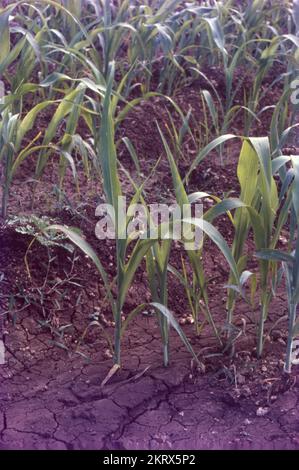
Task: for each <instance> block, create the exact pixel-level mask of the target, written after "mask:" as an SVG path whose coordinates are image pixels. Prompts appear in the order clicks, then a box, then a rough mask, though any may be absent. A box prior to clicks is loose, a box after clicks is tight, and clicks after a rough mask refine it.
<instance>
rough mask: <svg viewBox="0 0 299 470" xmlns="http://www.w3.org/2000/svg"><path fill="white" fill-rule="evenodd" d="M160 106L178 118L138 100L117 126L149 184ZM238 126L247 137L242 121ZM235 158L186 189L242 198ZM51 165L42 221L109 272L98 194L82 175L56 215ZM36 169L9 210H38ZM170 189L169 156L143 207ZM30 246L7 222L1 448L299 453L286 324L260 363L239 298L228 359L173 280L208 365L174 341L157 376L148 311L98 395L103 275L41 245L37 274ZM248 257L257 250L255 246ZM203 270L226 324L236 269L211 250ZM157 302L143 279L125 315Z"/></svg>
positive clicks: (230, 150) (68, 185) (0, 261)
mask: <svg viewBox="0 0 299 470" xmlns="http://www.w3.org/2000/svg"><path fill="white" fill-rule="evenodd" d="M213 73H214V79H215V80H218V81H219V83H218V88H219V89H220V90H221V76H220V75H219V71H218V72H217V71H214V72H213V71H210V75H209V76H210V77H211V78H213ZM245 82H246V81H245ZM245 84H246V83H245ZM247 86H250V80H249V79H248V84H247ZM202 87H203V84H202V83H201V82H196V83H193V84H192V85H190V86H188V87H186V88H184V89H182V90H180V92H178V94H177V96H176V97H175V98H176V99H177V102H178V103H179V104H180V106H182V108H183V109H184V111H185V112H187V111H188V107H189V105H192V106H193V107H194V115H195V116H196V118H197V119H198V120H199V121H200V119H201V116H202V110H201V109H200V100H197V99H196V96H197V95H198V93H199V90H200V89H201V88H202ZM274 92H275V93H276V96H275V97H273V96H270V97H268V99H269V103H271V104H272V103H273V99H274V102H276V101H277V97H279V94H280V89H279V88H278V87H277V88H276V89H275V90H274ZM240 93H241V95H242V91H241V92H240ZM265 104H266V103H264V105H265ZM166 107H167V109H168V110H171V106H170V105H169V104H168V105H166V103H165V101H164V100H163V99H162V98H161V99H160V98H157V99H156V98H155V99H153V100H152V101H150V102H147V103H141V104H140V106H138V107H137V108H136V109H135V110H134V111H133V112H132V113H131V114H129V116H128V117H127V118H126V120H125V121H124V122H123V123H122V125H121V127H120V129H119V130H118V135H119V136H125V135H126V136H128V137H130V139H131V140H132V142H133V143H134V145H135V147H136V150H137V153H138V155H139V156H140V164H141V168H142V172H143V174H145V175H147V174H148V172H149V171H150V169H151V168H152V166H153V164H154V162H155V161H156V160H157V158H158V157H159V155H160V154H161V152H162V147H161V144H160V139H159V135H158V132H157V130H156V125H155V119H157V120H158V121H159V123H160V125H161V127H162V128H163V129H164V130H165V129H166V128H165V124H166V123H167V122H168V123H169V118H168V114H167V111H166ZM174 119H177V116H176V115H175V114H174ZM46 125H47V116H42V117H41V121H40V123H39V127H40V129H43V128H44V127H45V126H46ZM163 126H164V127H163ZM235 126H237V127H238V128H239V129H241V128H242V123H241V122H237V123H235ZM268 127H269V122H266V119H264V120H263V122H262V124H260V125H259V126H257V127H256V129H255V133H256V134H257V133H258V134H259V135H263V134H265V133H267V129H268ZM240 133H241V132H240ZM195 151H196V149H194V148H193V147H192V142H190V140H188V138H187V139H186V141H185V142H184V159H183V160H182V161H181V162H180V171H181V173H182V174H184V172H185V171H186V169H187V168H188V166H189V164H190V161H192V158H194V152H195ZM238 151H239V144H230V145H228V146H227V147H226V149H225V165H224V167H220V164H219V160H218V158H219V157H218V154H217V153H211V155H209V157H208V158H207V159H206V160H205V161H204V162H203V163H202V164H201V165H200V167H199V168H198V169H197V170H196V171H194V173H193V174H192V177H191V179H190V183H189V188H188V191H189V192H191V191H194V190H200V191H203V190H206V191H208V192H211V193H213V194H217V195H218V196H221V197H222V196H223V194H224V193H226V192H227V191H233V193H232V194H233V195H236V194H237V193H238V183H237V178H236V161H237V156H238ZM120 158H121V161H122V163H123V164H124V165H125V166H126V168H128V169H129V170H130V172H131V174H132V175H133V177H134V178H135V176H136V174H135V170H134V168H133V163H132V162H131V160H130V157H129V156H128V154H127V153H126V151H125V149H124V148H123V147H122V146H121V147H120ZM55 166H56V163H55V160H53V165H52V167H51V168H50V167H49V168H48V169H47V171H46V174H45V176H44V178H43V180H42V183H41V184H40V185H39V187H38V189H37V191H36V199H35V213H37V214H38V215H43V214H46V215H50V216H51V217H55V218H56V219H57V220H58V221H60V222H64V223H67V224H69V225H74V226H80V227H81V228H82V230H83V232H84V234H85V236H86V238H87V240H88V241H89V242H90V243H91V244H92V245H93V246H94V247H95V249H96V250H97V252H98V254H99V256H100V258H101V260H102V261H103V263H104V265H105V267H106V268H107V270H108V272H109V274H110V275H111V276H113V275H114V274H115V273H114V254H113V253H114V246H113V242H100V241H98V240H97V239H96V238H95V235H94V227H95V223H96V219H95V217H94V210H95V207H96V204H97V202H98V201H99V199H100V195H101V188H100V186H99V185H98V184H95V183H94V182H91V181H87V180H86V178H85V176H84V175H80V186H81V196H78V195H77V194H76V192H75V190H74V184H73V181H72V178H71V175H70V174H69V173H68V175H67V179H66V182H65V186H64V191H65V193H66V195H67V198H68V200H69V201H70V202H71V204H69V203H68V202H67V201H66V200H65V201H64V205H63V207H62V206H61V205H60V206H59V205H58V204H57V201H56V199H55V197H54V195H53V193H52V188H53V185H54V184H56V183H57V181H56V179H55ZM33 168H34V167H33V162H29V163H28V162H26V163H25V164H24V166H23V167H22V171H21V172H20V174H19V175H18V177H17V178H16V180H15V182H14V186H13V191H12V196H11V201H10V213H11V214H20V213H22V214H28V213H30V211H31V209H30V201H31V195H32V184H31V183H30V182H29V179H30V178H31V177H32V169H33ZM136 179H137V177H136ZM122 186H123V190H124V193H125V194H126V195H129V194H130V193H131V191H132V188H131V187H130V184H129V183H128V181H127V180H126V178H125V176H123V177H122ZM169 188H172V183H171V178H170V174H169V168H168V164H167V161H166V159H165V158H162V159H161V162H160V163H159V165H158V167H157V170H156V173H155V174H154V175H153V178H152V179H151V181H150V183H149V185H148V186H147V188H146V193H147V200H148V201H155V202H156V201H157V198H158V200H166V199H167V200H169V199H170V200H173V195H171V193H170V191H169ZM82 217H84V218H82ZM86 218H87V219H86ZM217 225H218V227H219V229H220V230H221V232H222V234H223V235H225V237H226V239H227V240H228V241H229V242H230V241H231V239H232V234H233V231H232V228H231V226H230V225H229V223H228V220H227V219H226V218H220V219H219V221H217ZM29 242H30V237H25V236H22V235H20V234H17V233H15V232H14V231H13V230H12V229H8V228H7V227H6V226H3V227H2V228H1V230H0V245H1V252H0V275H1V273H3V276H2V277H1V276H0V287H1V292H0V307H1V310H2V312H7V313H5V319H4V322H3V323H4V324H3V327H4V341H5V346H6V350H7V356H6V359H7V362H6V364H5V365H4V366H0V448H4V449H299V408H298V404H299V403H298V388H299V383H298V380H297V378H298V366H297V367H294V368H293V373H292V375H291V376H290V377H285V376H284V375H283V373H282V368H283V360H284V352H285V341H286V334H285V331H286V330H285V324H284V323H280V324H279V325H278V326H277V327H275V328H274V329H273V331H272V332H271V334H270V336H269V338H268V339H267V341H266V344H265V355H264V358H263V360H260V361H258V360H257V359H256V358H255V354H254V341H255V336H254V335H255V328H256V327H255V324H256V323H255V322H256V318H257V315H258V312H259V309H258V306H257V307H256V308H254V309H252V308H250V307H249V306H248V305H247V304H245V303H244V302H241V301H239V302H238V304H237V307H236V320H235V324H236V327H237V329H238V332H239V333H242V334H241V335H240V337H239V339H238V340H237V341H236V343H235V354H234V356H233V357H230V356H229V355H225V354H221V351H220V349H219V347H218V345H217V344H216V342H215V339H214V338H213V336H212V334H211V331H210V328H209V327H205V328H204V330H203V333H202V335H201V336H200V337H199V338H198V337H196V336H195V333H194V325H191V324H189V318H190V313H189V310H188V304H187V300H186V297H185V293H184V289H183V288H182V286H180V285H179V283H178V282H177V281H176V280H175V279H174V278H173V277H172V276H171V275H170V277H169V280H170V281H169V293H170V294H169V297H170V301H169V304H170V307H171V308H172V310H173V311H174V312H175V314H176V316H177V318H178V319H179V320H180V321H181V320H182V319H184V321H183V322H182V321H181V323H185V325H184V330H185V332H186V334H187V336H188V338H189V339H190V341H191V343H192V345H193V347H194V349H195V351H196V352H197V353H199V358H200V360H201V361H202V367H201V368H198V367H195V366H194V364H193V363H192V361H191V358H190V355H189V353H188V352H187V351H186V350H185V348H184V346H183V345H182V343H181V341H180V339H179V338H178V336H177V335H176V334H175V333H174V332H172V333H171V364H170V366H169V367H168V368H167V369H165V368H164V367H162V366H161V364H162V353H161V342H160V338H159V328H158V324H157V321H156V319H155V317H154V316H152V315H151V314H148V315H140V316H139V317H138V318H137V319H136V320H135V321H134V323H132V324H131V325H130V327H129V329H128V331H127V334H126V336H125V337H124V340H123V344H122V350H123V355H122V363H123V367H122V369H121V370H120V371H119V372H117V373H116V374H115V375H114V376H113V377H112V378H111V380H110V381H109V382H108V383H107V385H105V386H104V387H101V382H102V380H103V379H104V377H105V376H106V375H107V373H108V371H109V369H110V367H111V366H112V359H111V357H110V352H109V350H108V348H107V343H106V341H105V339H104V338H103V335H102V334H101V331H100V329H99V328H92V329H90V330H89V331H88V333H87V335H86V336H85V339H84V341H83V342H82V344H80V346H79V347H78V342H79V341H80V338H81V336H82V334H83V332H84V330H85V329H86V327H87V326H88V324H89V322H90V320H91V315H92V314H94V312H98V317H99V321H100V323H101V324H102V326H104V327H105V329H106V332H108V333H109V334H111V335H112V334H113V325H112V324H111V321H112V318H111V313H110V311H109V306H108V305H107V303H106V301H105V298H104V293H103V289H102V285H101V281H100V279H99V276H98V274H97V272H96V270H95V268H94V267H93V265H92V263H91V262H90V261H89V260H87V259H86V258H84V256H82V255H81V254H80V253H79V252H76V256H72V255H69V254H66V251H65V250H63V249H55V250H52V252H51V262H50V264H49V258H48V253H47V250H46V249H45V248H44V247H42V246H40V245H38V244H37V243H36V244H35V245H33V247H32V249H31V250H30V253H29V256H28V259H29V268H30V277H29V275H28V272H27V270H26V267H25V264H24V255H25V253H26V249H27V247H28V243H29ZM248 249H249V250H251V251H252V242H251V241H250V240H249V241H248ZM67 257H69V259H67ZM180 257H181V251H180V249H179V248H178V247H177V246H176V245H175V246H174V248H173V251H172V254H171V260H170V261H171V263H172V264H173V265H175V266H177V267H179V266H180ZM204 260H205V270H206V273H207V276H208V278H209V283H208V291H209V295H210V303H211V305H210V306H211V311H212V312H213V315H214V318H215V320H216V323H217V320H218V323H219V324H220V322H221V323H222V324H223V320H224V318H225V315H226V312H225V295H226V292H225V289H223V287H222V286H223V285H225V283H226V282H227V272H228V269H227V266H226V263H225V261H224V260H223V259H222V258H221V257H219V252H218V251H217V249H216V248H215V247H214V246H213V245H212V243H210V242H207V244H206V249H205V252H204ZM253 269H254V264H253ZM149 300H150V294H149V291H148V287H147V280H146V276H145V275H144V273H143V271H142V270H139V271H138V272H137V275H136V279H135V282H134V284H133V286H132V288H131V289H130V291H129V295H128V299H127V302H126V305H125V308H124V315H126V314H127V313H128V312H129V311H130V310H132V308H134V307H135V306H137V305H138V304H139V303H140V302H144V301H149ZM285 314H286V302H285V298H284V295H283V294H281V295H280V296H277V297H276V299H275V300H274V301H273V303H272V304H271V308H270V314H269V318H268V321H267V323H266V330H267V331H270V329H271V327H272V326H273V325H274V323H275V321H277V319H278V318H280V317H282V316H283V315H285ZM1 318H3V315H2V317H1ZM0 326H1V325H0ZM245 326H246V328H245ZM261 431H262V432H261Z"/></svg>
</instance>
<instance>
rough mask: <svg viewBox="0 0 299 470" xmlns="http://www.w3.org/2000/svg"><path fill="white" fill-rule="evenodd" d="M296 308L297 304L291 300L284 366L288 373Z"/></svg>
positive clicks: (290, 364)
mask: <svg viewBox="0 0 299 470" xmlns="http://www.w3.org/2000/svg"><path fill="white" fill-rule="evenodd" d="M296 310H297V304H294V303H293V302H291V303H290V306H289V334H288V341H287V352H286V363H285V367H284V370H285V372H287V373H288V374H290V373H291V367H292V349H293V328H294V324H295V319H296Z"/></svg>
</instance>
